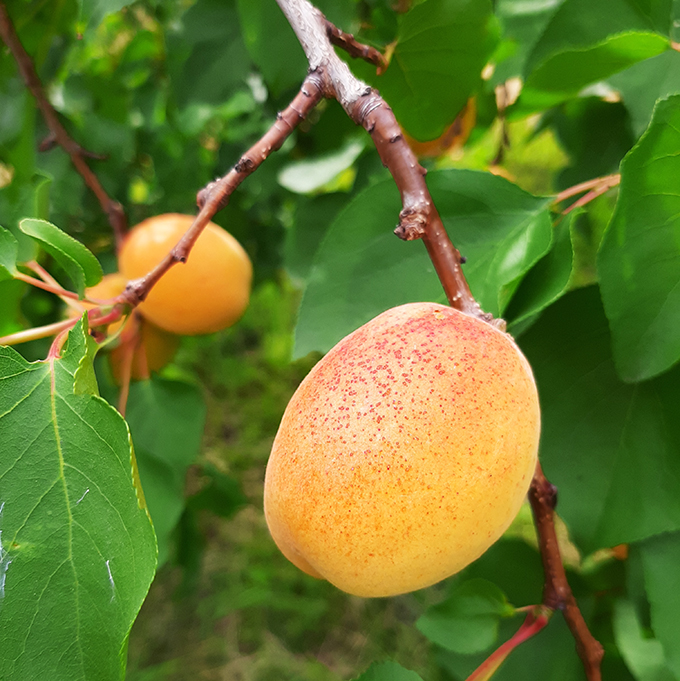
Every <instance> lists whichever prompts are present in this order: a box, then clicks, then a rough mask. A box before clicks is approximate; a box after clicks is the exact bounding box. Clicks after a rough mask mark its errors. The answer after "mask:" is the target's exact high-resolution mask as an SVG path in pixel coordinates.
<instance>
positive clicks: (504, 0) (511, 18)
mask: <svg viewBox="0 0 680 681" xmlns="http://www.w3.org/2000/svg"><path fill="white" fill-rule="evenodd" d="M562 2H564V0H526V1H525V2H517V0H498V1H497V2H496V15H497V16H498V18H499V19H500V22H501V28H502V40H503V42H502V43H501V45H500V46H499V48H498V50H497V52H496V54H495V55H494V56H495V57H496V59H497V60H498V64H497V66H496V69H495V71H494V73H493V77H492V81H493V82H494V83H502V82H504V81H506V80H508V79H509V78H512V77H514V76H521V75H522V74H523V73H524V65H525V62H526V60H527V58H528V57H529V54H530V53H531V50H532V49H533V47H534V45H535V44H536V42H537V41H538V39H539V38H540V37H541V34H542V33H543V31H544V30H545V27H546V25H547V23H548V22H549V21H550V17H551V16H552V15H553V14H554V13H555V12H556V11H557V8H558V7H559V6H560V4H561V3H562Z"/></svg>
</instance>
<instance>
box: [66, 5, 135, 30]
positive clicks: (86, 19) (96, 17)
mask: <svg viewBox="0 0 680 681" xmlns="http://www.w3.org/2000/svg"><path fill="white" fill-rule="evenodd" d="M78 4H79V5H80V17H79V30H80V31H81V32H82V31H84V30H85V29H86V28H87V29H89V30H94V29H96V28H97V26H99V24H100V23H101V22H102V20H103V19H104V18H105V17H107V16H108V15H109V14H113V13H114V12H119V11H120V10H121V9H123V7H127V6H128V5H131V4H132V2H131V0H80V2H79V3H78Z"/></svg>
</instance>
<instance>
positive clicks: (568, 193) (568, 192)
mask: <svg viewBox="0 0 680 681" xmlns="http://www.w3.org/2000/svg"><path fill="white" fill-rule="evenodd" d="M619 182H621V173H614V174H613V175H604V176H603V177H596V178H595V179H593V180H587V181H586V182H581V183H580V184H575V185H574V186H573V187H569V188H567V189H565V190H563V191H561V192H560V193H559V194H558V195H557V196H556V197H555V200H554V201H553V203H554V204H555V203H561V202H562V201H564V200H565V199H569V198H571V197H572V196H576V195H577V194H581V193H583V192H585V191H588V190H590V189H595V188H597V187H600V186H606V187H607V189H611V188H612V187H616V185H617V184H619Z"/></svg>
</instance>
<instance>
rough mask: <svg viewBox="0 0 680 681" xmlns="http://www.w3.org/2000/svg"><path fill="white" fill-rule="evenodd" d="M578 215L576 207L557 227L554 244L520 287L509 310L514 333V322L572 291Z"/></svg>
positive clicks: (533, 313) (523, 318)
mask: <svg viewBox="0 0 680 681" xmlns="http://www.w3.org/2000/svg"><path fill="white" fill-rule="evenodd" d="M578 216H579V211H578V210H574V211H572V212H571V213H569V215H568V216H567V217H566V218H564V219H563V220H562V221H561V222H559V223H558V224H557V225H556V226H555V227H554V238H553V247H552V248H551V249H550V251H549V252H548V254H547V255H544V256H543V257H542V258H541V259H540V260H539V261H538V262H537V263H536V265H534V267H532V268H531V269H530V270H529V272H528V273H527V275H526V276H525V277H524V279H522V283H521V284H520V285H519V286H518V287H517V292H516V293H515V295H514V296H513V298H512V300H511V301H510V304H509V305H508V308H507V311H506V316H507V318H508V319H509V321H510V331H511V332H512V327H513V325H515V324H518V323H520V322H522V321H524V320H526V319H528V318H529V317H532V316H533V315H535V314H537V313H539V312H541V310H543V309H545V308H546V307H548V306H549V305H552V303H554V302H555V301H556V300H558V299H559V298H561V297H562V296H563V295H564V294H565V293H566V292H567V291H568V290H569V285H570V282H571V279H572V271H573V268H574V246H573V243H572V240H573V236H572V229H573V224H574V222H575V221H576V219H577V218H578Z"/></svg>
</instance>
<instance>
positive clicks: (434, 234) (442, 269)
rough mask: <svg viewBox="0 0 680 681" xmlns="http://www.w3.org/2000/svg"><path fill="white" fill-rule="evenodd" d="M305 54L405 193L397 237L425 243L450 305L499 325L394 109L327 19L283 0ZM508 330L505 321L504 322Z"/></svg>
mask: <svg viewBox="0 0 680 681" xmlns="http://www.w3.org/2000/svg"><path fill="white" fill-rule="evenodd" d="M277 2H278V4H279V7H281V10H282V11H283V13H284V14H285V15H286V17H287V19H288V21H289V23H290V24H291V26H292V28H293V30H294V31H295V34H296V35H297V37H298V40H299V41H300V44H301V45H302V48H303V49H304V51H305V54H306V56H307V60H308V61H309V65H310V69H312V70H313V71H314V72H316V73H319V74H320V75H321V76H322V77H323V78H324V82H325V89H326V90H327V91H328V92H329V94H330V95H332V96H333V97H335V98H336V99H337V100H338V102H340V104H341V105H342V107H343V108H344V109H345V111H346V112H347V115H348V116H349V117H350V118H351V119H352V120H353V121H354V122H355V123H357V125H361V126H362V127H363V128H364V129H365V130H366V131H367V132H368V133H369V134H370V135H371V138H372V139H373V143H374V144H375V146H376V148H377V150H378V153H379V154H380V158H381V159H382V162H383V164H384V165H385V166H386V167H387V168H388V170H389V171H390V173H391V174H392V177H393V178H394V181H395V183H396V185H397V188H398V189H399V193H400V194H401V201H402V206H403V209H402V211H401V213H400V214H399V225H398V227H397V229H396V230H395V233H396V234H397V236H399V237H400V238H402V239H404V240H407V241H410V240H413V239H422V240H423V241H424V243H425V246H426V248H427V252H428V254H429V256H430V259H431V260H432V263H433V264H434V267H435V270H436V271H437V275H438V276H439V279H440V280H441V282H442V286H443V288H444V291H445V293H446V296H447V298H448V300H449V304H450V305H451V306H452V307H454V308H456V309H457V310H460V311H461V312H465V313H466V314H469V315H471V316H474V317H478V318H480V319H484V320H485V321H488V322H493V321H494V320H493V317H492V316H491V315H488V314H485V313H484V312H483V311H482V309H481V308H480V306H479V304H478V303H477V301H476V300H475V298H474V296H473V295H472V293H471V292H470V287H469V286H468V284H467V281H466V280H465V276H464V275H463V270H462V268H461V256H460V253H459V252H458V250H457V249H456V248H455V246H454V245H453V244H452V243H451V240H450V239H449V237H448V235H447V233H446V230H445V229H444V224H443V223H442V220H441V218H440V216H439V213H438V212H437V209H436V208H435V205H434V202H433V200H432V197H431V195H430V192H429V190H428V188H427V184H426V182H425V169H424V168H423V167H422V166H421V165H420V164H419V163H418V159H417V158H416V155H415V154H414V153H413V151H412V150H411V148H410V147H409V145H408V142H406V140H405V139H404V136H403V134H402V131H401V128H400V127H399V124H398V123H397V120H396V118H395V117H394V114H393V113H392V109H390V107H389V106H388V105H387V103H386V102H385V101H384V100H383V99H382V97H381V96H380V94H379V93H378V92H377V91H376V90H373V89H372V88H370V87H368V85H366V83H364V82H362V81H360V80H359V79H358V78H356V76H354V74H353V73H352V72H351V71H350V70H349V68H348V67H347V64H345V62H343V61H342V60H341V59H340V58H339V57H338V55H337V54H336V53H335V51H334V50H333V48H332V45H331V44H330V41H329V39H328V35H327V31H326V25H327V22H326V18H325V17H324V15H323V14H322V13H321V12H320V11H319V10H318V9H316V8H315V7H314V6H312V5H311V4H310V3H309V2H307V0H277ZM497 325H498V326H502V327H504V322H502V321H501V320H499V321H498V324H497Z"/></svg>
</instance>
